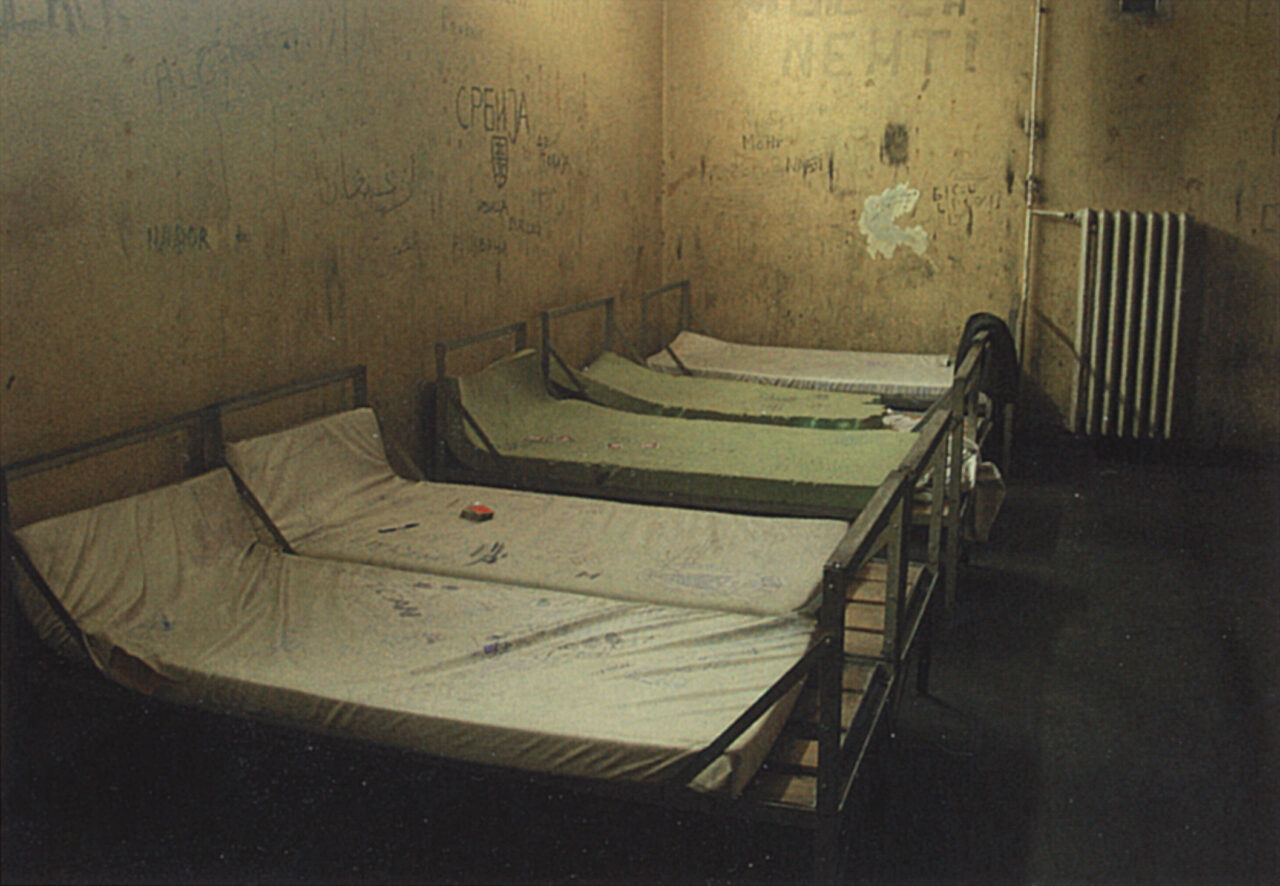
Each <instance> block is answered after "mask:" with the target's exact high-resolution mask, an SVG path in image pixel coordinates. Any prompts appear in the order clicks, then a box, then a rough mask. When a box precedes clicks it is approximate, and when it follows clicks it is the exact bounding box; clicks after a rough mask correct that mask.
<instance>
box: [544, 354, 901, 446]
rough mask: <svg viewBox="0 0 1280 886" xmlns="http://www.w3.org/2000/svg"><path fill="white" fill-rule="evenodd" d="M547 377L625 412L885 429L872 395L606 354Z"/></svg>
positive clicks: (554, 368) (555, 366)
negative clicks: (698, 373)
mask: <svg viewBox="0 0 1280 886" xmlns="http://www.w3.org/2000/svg"><path fill="white" fill-rule="evenodd" d="M551 373H552V379H553V380H554V381H556V383H557V384H559V385H560V386H562V387H564V388H566V389H567V390H570V391H576V390H577V389H578V386H579V385H580V386H581V388H582V393H583V394H585V395H586V397H587V399H589V400H591V402H593V403H599V404H601V405H602V406H609V407H611V408H613V409H625V410H626V411H628V412H640V413H644V414H647V415H666V416H673V417H677V418H711V419H720V420H725V421H747V422H759V423H761V424H777V425H789V426H792V427H802V428H833V429H836V430H854V429H858V428H862V429H869V428H879V427H884V423H883V417H884V413H885V407H884V404H882V403H880V402H878V401H877V399H876V397H875V395H874V394H851V393H847V392H844V391H818V390H807V389H804V388H787V387H777V386H769V385H759V384H749V383H744V382H743V381H741V380H726V379H723V378H701V377H694V376H687V375H671V374H668V373H665V372H657V371H654V370H653V369H650V368H646V367H644V366H640V365H638V364H636V363H633V362H631V361H630V360H627V359H626V358H624V357H620V356H619V355H617V354H614V353H612V352H611V351H605V352H604V353H603V354H601V355H600V356H599V357H598V358H597V359H596V360H594V361H593V362H592V363H591V364H590V365H589V366H587V367H586V369H584V370H583V371H582V372H579V373H575V375H574V376H573V377H572V378H571V377H570V376H569V375H568V373H566V372H565V371H564V369H563V368H562V367H561V366H560V365H559V364H557V363H552V365H551Z"/></svg>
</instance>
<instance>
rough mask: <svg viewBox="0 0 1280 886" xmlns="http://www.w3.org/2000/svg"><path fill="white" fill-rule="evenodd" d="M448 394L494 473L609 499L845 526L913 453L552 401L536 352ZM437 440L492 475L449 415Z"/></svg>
mask: <svg viewBox="0 0 1280 886" xmlns="http://www.w3.org/2000/svg"><path fill="white" fill-rule="evenodd" d="M453 382H454V384H456V388H455V389H454V390H453V394H454V395H455V396H456V397H457V399H458V400H459V401H460V403H461V405H462V406H463V407H464V408H465V409H466V410H467V412H468V413H469V414H470V415H471V416H472V417H473V418H474V419H475V420H476V422H477V424H478V425H479V426H480V428H482V429H483V431H484V433H485V435H486V436H487V437H488V439H489V441H490V442H491V443H492V444H493V446H494V447H495V448H496V449H497V451H498V453H499V458H498V459H497V461H498V462H499V463H500V464H501V469H502V470H503V471H505V472H506V473H507V474H508V475H509V476H512V477H516V478H518V479H519V481H520V482H522V483H524V484H526V485H529V486H533V487H535V488H538V487H540V488H549V487H548V486H545V485H542V486H540V484H544V483H553V482H557V483H571V484H573V485H574V486H575V488H582V489H591V490H594V491H596V492H597V494H602V495H610V496H613V497H622V498H625V497H629V496H634V497H640V496H651V497H652V496H669V497H671V499H672V500H680V501H682V502H683V503H703V502H715V503H716V506H717V507H721V506H723V507H738V508H741V509H750V510H755V511H759V512H772V513H797V514H807V515H811V516H834V517H841V518H845V519H848V518H849V517H850V516H851V515H852V514H853V513H855V512H856V511H858V510H860V509H861V508H862V507H863V506H865V504H866V503H867V501H868V500H869V499H870V497H871V495H872V493H873V492H874V491H875V489H876V488H877V487H878V486H879V485H880V484H881V483H882V482H883V481H884V479H885V477H886V476H888V474H889V472H890V471H892V470H893V469H894V468H896V467H897V466H898V465H899V464H900V463H901V462H902V460H903V458H904V457H905V456H906V454H907V452H908V451H909V450H910V449H911V446H912V444H913V443H914V442H915V438H914V435H912V434H899V433H897V432H894V431H889V430H871V431H830V430H816V429H812V428H789V427H777V426H773V425H761V424H749V423H745V422H725V421H708V420H701V419H676V418H665V417H661V416H648V415H637V414H634V413H630V412H623V411H621V410H617V409H609V408H607V407H603V406H599V405H597V404H595V403H588V402H585V401H582V400H557V399H555V398H554V397H552V396H551V395H550V394H548V393H547V390H546V387H545V385H544V384H543V381H542V378H541V373H540V370H539V366H538V356H537V354H536V353H535V352H533V351H522V352H520V353H517V354H513V355H511V356H510V357H507V358H504V359H503V360H499V361H497V362H496V363H493V364H491V365H490V366H488V367H486V368H485V369H484V370H482V371H480V372H478V373H475V374H473V375H469V376H465V377H463V378H459V379H456V380H453ZM444 393H445V395H449V393H450V392H449V391H448V389H446V391H445V392H444ZM443 435H444V439H445V442H446V444H447V445H448V448H449V451H450V453H451V454H452V455H453V456H454V457H455V458H456V459H458V460H459V461H461V462H462V463H463V464H466V465H468V466H469V467H472V468H474V469H476V470H478V471H484V470H490V471H492V470H493V469H494V468H493V465H494V462H495V460H494V458H493V457H492V456H491V455H490V454H489V453H488V452H487V451H486V447H485V443H484V441H483V440H482V439H481V438H480V436H479V435H478V434H476V432H475V430H474V429H473V428H472V427H471V425H470V424H469V423H465V422H464V421H463V420H462V418H461V415H460V414H456V410H455V414H451V416H450V421H449V422H448V424H447V426H446V427H445V428H444V429H443Z"/></svg>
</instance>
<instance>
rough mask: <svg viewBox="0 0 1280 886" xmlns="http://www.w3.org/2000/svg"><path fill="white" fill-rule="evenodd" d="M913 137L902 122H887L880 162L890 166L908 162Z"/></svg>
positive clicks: (881, 146) (881, 144)
mask: <svg viewBox="0 0 1280 886" xmlns="http://www.w3.org/2000/svg"><path fill="white" fill-rule="evenodd" d="M910 146H911V137H910V135H908V133H907V127H906V126H905V125H904V124H902V123H886V124H885V127H884V138H883V139H882V140H881V142H880V162H881V163H888V164H889V165H890V166H902V165H903V164H904V163H906V162H907V155H908V150H909V149H910Z"/></svg>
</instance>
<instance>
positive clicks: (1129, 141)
mask: <svg viewBox="0 0 1280 886" xmlns="http://www.w3.org/2000/svg"><path fill="white" fill-rule="evenodd" d="M1050 7H1051V9H1052V11H1051V13H1050V14H1049V15H1046V16H1045V24H1044V27H1045V32H1044V49H1043V53H1044V59H1043V73H1042V77H1043V81H1042V82H1043V86H1044V93H1043V98H1044V101H1043V104H1042V108H1043V110H1042V116H1043V117H1044V125H1045V138H1044V140H1043V142H1042V143H1041V148H1042V158H1043V161H1044V162H1043V165H1042V166H1041V179H1042V181H1043V188H1042V191H1043V194H1042V197H1043V201H1042V202H1043V204H1044V205H1045V206H1046V207H1049V208H1052V209H1064V210H1075V209H1078V208H1081V207H1086V206H1087V207H1094V208H1105V209H1137V210H1154V211H1171V212H1187V213H1190V214H1191V216H1192V217H1193V219H1194V220H1195V222H1196V225H1195V227H1194V228H1193V237H1192V240H1191V243H1190V249H1191V253H1192V254H1191V256H1190V257H1191V258H1192V260H1193V267H1192V269H1191V270H1192V273H1191V276H1190V277H1189V279H1188V295H1189V296H1190V301H1189V302H1188V304H1187V306H1186V309H1185V310H1184V312H1183V320H1184V322H1185V325H1184V327H1183V329H1184V333H1183V335H1182V337H1181V338H1182V344H1183V345H1184V350H1183V352H1182V354H1181V355H1180V357H1179V359H1180V360H1183V359H1185V360H1186V368H1187V369H1188V372H1187V373H1186V376H1185V382H1186V384H1185V386H1184V387H1183V389H1182V397H1181V400H1182V404H1181V405H1182V409H1181V411H1180V412H1179V413H1178V414H1177V420H1178V422H1179V423H1180V428H1181V433H1180V436H1181V437H1182V438H1183V439H1186V440H1189V441H1190V442H1192V443H1194V444H1195V445H1196V446H1198V447H1204V448H1212V447H1218V446H1222V447H1228V448H1246V449H1252V450H1270V451H1273V452H1274V451H1275V450H1276V448H1277V446H1280V4H1276V3H1258V2H1250V0H1223V2H1219V3H1211V4H1207V3H1194V2H1175V3H1172V4H1170V5H1168V6H1167V7H1166V9H1167V14H1163V15H1158V16H1156V17H1154V18H1142V17H1138V18H1134V17H1121V16H1118V15H1114V14H1108V13H1107V12H1106V10H1105V7H1104V6H1103V4H1093V3H1065V2H1056V3H1052V4H1050ZM1038 235H1039V236H1038V238H1037V242H1036V247H1037V248H1036V256H1037V262H1038V264H1037V268H1036V271H1037V273H1036V288H1035V294H1034V298H1035V299H1036V301H1035V303H1034V304H1033V310H1032V311H1031V312H1030V313H1031V315H1032V321H1031V325H1030V326H1029V327H1028V332H1029V341H1028V357H1029V368H1030V371H1031V374H1032V377H1033V378H1035V379H1036V380H1037V382H1038V387H1039V389H1040V391H1042V392H1043V393H1044V394H1045V395H1046V396H1045V399H1044V401H1043V402H1042V403H1041V404H1040V405H1041V406H1042V407H1043V408H1044V409H1045V410H1046V411H1048V412H1049V413H1050V414H1051V415H1054V414H1057V413H1059V412H1061V411H1062V410H1065V409H1066V408H1067V407H1068V405H1069V401H1070V384H1071V377H1072V372H1073V367H1074V360H1073V355H1072V350H1071V348H1070V347H1069V344H1068V341H1069V339H1071V338H1073V337H1074V334H1075V332H1074V324H1075V317H1076V307H1075V303H1076V269H1075V265H1074V260H1075V256H1076V254H1077V249H1078V247H1077V241H1078V237H1079V229H1078V228H1077V227H1076V226H1075V225H1074V224H1063V223H1060V222H1052V221H1050V222H1045V223H1043V224H1042V225H1041V226H1040V228H1039V231H1038ZM1064 333H1065V335H1064Z"/></svg>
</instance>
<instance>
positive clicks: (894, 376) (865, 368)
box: [648, 330, 954, 399]
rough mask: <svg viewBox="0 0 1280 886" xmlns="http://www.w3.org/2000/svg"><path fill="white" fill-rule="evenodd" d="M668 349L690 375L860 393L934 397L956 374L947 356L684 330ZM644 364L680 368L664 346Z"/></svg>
mask: <svg viewBox="0 0 1280 886" xmlns="http://www.w3.org/2000/svg"><path fill="white" fill-rule="evenodd" d="M671 350H672V351H674V352H675V354H676V356H677V357H679V358H680V362H681V363H683V364H684V365H685V367H686V368H687V369H688V370H689V372H691V373H692V374H694V375H701V376H707V377H709V378H731V379H739V380H745V381H756V382H764V383H767V384H774V385H783V386H787V387H797V388H821V389H824V390H832V391H851V392H855V393H864V394H882V395H891V396H909V397H915V398H923V399H936V398H938V397H940V396H942V395H943V394H945V393H946V392H947V390H948V389H949V388H950V387H951V381H952V375H953V374H954V373H953V371H952V365H951V363H952V360H951V357H950V355H948V354H889V353H879V352H875V351H824V350H816V349H809V348H783V347H773V346H769V345H744V344H737V343H735V342H727V341H721V340H720V339H717V338H711V337H710V336H706V335H700V334H698V333H696V332H689V331H688V330H686V331H683V332H681V333H679V334H678V335H677V336H676V337H675V340H674V341H673V342H672V343H671ZM648 364H649V366H650V367H652V368H653V369H659V370H662V371H664V372H672V373H679V372H680V371H681V370H680V367H679V366H678V365H677V364H676V362H675V360H673V359H672V358H671V355H670V354H668V353H667V352H666V351H665V350H664V351H659V352H658V353H656V354H654V355H653V356H652V357H650V358H649V360H648Z"/></svg>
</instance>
